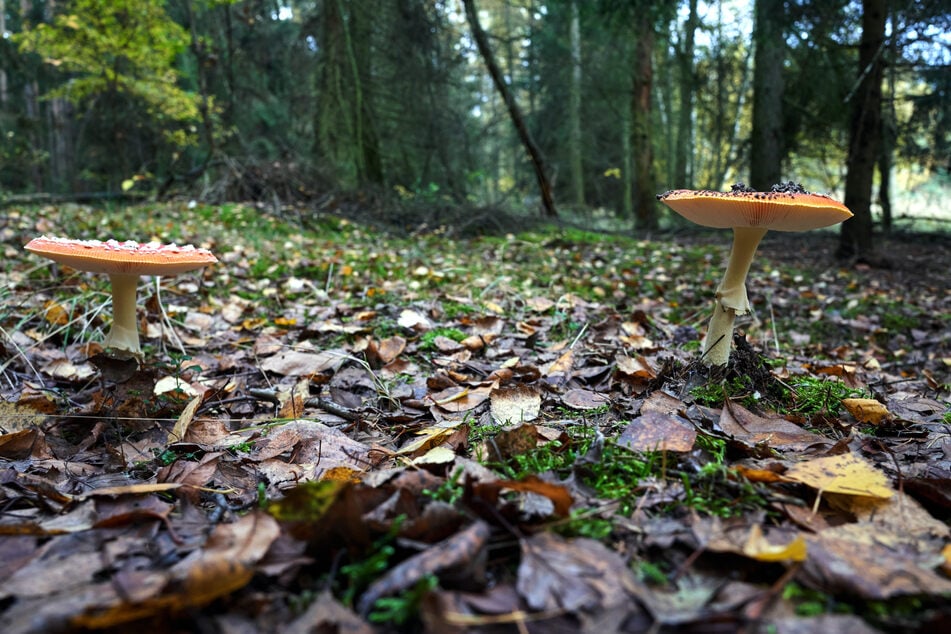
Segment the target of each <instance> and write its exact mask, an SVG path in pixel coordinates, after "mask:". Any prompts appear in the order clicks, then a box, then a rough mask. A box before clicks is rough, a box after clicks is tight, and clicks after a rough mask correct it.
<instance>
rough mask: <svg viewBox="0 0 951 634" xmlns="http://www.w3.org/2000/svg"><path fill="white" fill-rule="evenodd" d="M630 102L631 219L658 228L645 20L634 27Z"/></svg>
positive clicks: (650, 35)
mask: <svg viewBox="0 0 951 634" xmlns="http://www.w3.org/2000/svg"><path fill="white" fill-rule="evenodd" d="M635 38H636V40H635V44H634V47H635V48H634V63H633V67H632V70H633V73H634V76H633V82H632V86H633V96H632V97H633V98H632V99H631V134H632V140H631V145H632V148H633V154H634V156H633V158H634V217H635V221H636V223H637V227H638V228H639V229H656V228H657V197H656V189H657V187H656V185H655V182H654V149H653V140H652V135H651V89H652V84H653V76H654V66H653V62H652V58H653V52H654V30H653V28H652V26H651V25H650V24H648V23H646V21H639V22H638V24H637V27H636V33H635Z"/></svg>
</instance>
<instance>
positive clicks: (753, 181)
mask: <svg viewBox="0 0 951 634" xmlns="http://www.w3.org/2000/svg"><path fill="white" fill-rule="evenodd" d="M784 21H785V14H784V2H783V0H756V3H755V6H754V23H753V42H754V46H755V48H756V54H755V57H754V69H753V135H752V136H753V138H752V146H751V148H750V186H751V187H752V188H753V189H756V190H759V191H769V189H770V187H772V186H773V185H774V184H776V183H778V182H780V180H781V176H782V160H783V61H784V58H785V53H786V51H785V49H786V47H785V40H784V39H783V23H784Z"/></svg>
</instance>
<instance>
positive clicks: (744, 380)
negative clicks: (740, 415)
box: [690, 375, 759, 407]
mask: <svg viewBox="0 0 951 634" xmlns="http://www.w3.org/2000/svg"><path fill="white" fill-rule="evenodd" d="M690 396H692V397H693V399H694V400H695V401H696V402H697V403H699V404H700V405H706V406H707V407H720V406H721V405H723V403H724V402H726V400H727V399H734V400H738V401H739V402H740V404H741V405H743V406H744V407H751V406H754V405H756V402H757V401H758V400H759V399H758V396H757V394H756V391H755V390H754V389H753V384H752V380H751V379H750V377H749V376H746V375H743V376H736V377H733V378H731V379H728V380H726V381H721V382H711V383H705V384H703V385H698V386H697V387H695V388H693V389H691V390H690Z"/></svg>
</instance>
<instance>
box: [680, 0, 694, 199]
mask: <svg viewBox="0 0 951 634" xmlns="http://www.w3.org/2000/svg"><path fill="white" fill-rule="evenodd" d="M698 24H699V19H698V17H697V0H690V6H689V13H688V14H687V21H686V22H685V23H684V43H683V47H681V48H680V50H678V51H677V75H678V81H679V84H680V91H679V92H680V112H679V115H680V116H679V122H678V124H677V148H676V156H675V158H674V184H675V185H676V186H677V187H684V188H687V189H689V188H691V187H693V178H692V176H691V175H688V161H689V158H690V156H691V154H692V152H691V148H692V147H693V88H694V85H695V84H696V81H695V79H694V76H693V74H694V70H693V50H694V33H695V32H696V30H697V26H698Z"/></svg>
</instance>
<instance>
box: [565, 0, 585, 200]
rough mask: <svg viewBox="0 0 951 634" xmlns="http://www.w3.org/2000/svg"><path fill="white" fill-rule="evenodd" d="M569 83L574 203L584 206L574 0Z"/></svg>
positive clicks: (578, 30) (577, 23)
mask: <svg viewBox="0 0 951 634" xmlns="http://www.w3.org/2000/svg"><path fill="white" fill-rule="evenodd" d="M569 47H570V49H571V83H570V84H569V86H568V152H569V161H568V163H569V166H570V172H571V190H572V194H573V196H574V203H575V204H576V205H578V206H579V207H583V206H584V166H583V163H582V160H581V149H582V148H581V139H582V137H581V18H580V16H579V12H578V3H577V1H576V0H574V1H572V3H571V26H570V29H569Z"/></svg>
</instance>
